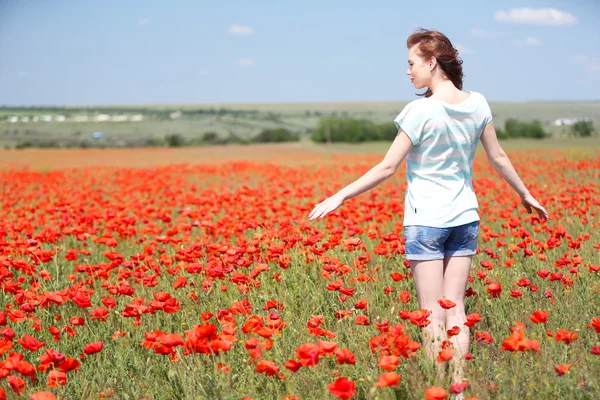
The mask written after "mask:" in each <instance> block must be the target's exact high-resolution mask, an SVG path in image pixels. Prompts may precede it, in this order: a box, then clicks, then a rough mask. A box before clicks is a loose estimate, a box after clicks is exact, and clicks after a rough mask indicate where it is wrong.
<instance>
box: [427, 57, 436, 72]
mask: <svg viewBox="0 0 600 400" xmlns="http://www.w3.org/2000/svg"><path fill="white" fill-rule="evenodd" d="M436 65H437V59H436V58H435V57H431V58H430V59H429V70H430V71H433V69H434V68H435V66H436Z"/></svg>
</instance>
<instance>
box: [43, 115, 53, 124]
mask: <svg viewBox="0 0 600 400" xmlns="http://www.w3.org/2000/svg"><path fill="white" fill-rule="evenodd" d="M42 121H44V122H50V121H52V115H44V116H43V117H42Z"/></svg>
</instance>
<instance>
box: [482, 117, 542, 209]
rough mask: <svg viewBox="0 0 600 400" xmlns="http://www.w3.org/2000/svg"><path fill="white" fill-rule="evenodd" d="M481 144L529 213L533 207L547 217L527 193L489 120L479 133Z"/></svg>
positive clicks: (539, 205)
mask: <svg viewBox="0 0 600 400" xmlns="http://www.w3.org/2000/svg"><path fill="white" fill-rule="evenodd" d="M481 144H483V148H484V149H485V152H486V154H487V158H488V161H489V162H490V164H491V165H492V167H493V168H494V169H495V170H496V172H498V173H499V174H500V176H502V178H504V180H505V181H506V182H508V184H509V185H510V186H511V187H512V188H513V189H514V190H515V191H516V192H517V193H518V194H519V196H521V203H523V206H524V207H525V208H526V209H527V211H528V212H529V213H531V209H532V208H534V209H535V210H536V211H537V213H538V215H539V217H540V218H542V219H548V212H547V211H546V209H545V208H544V207H542V205H541V204H540V203H539V202H538V201H537V200H536V199H535V198H534V197H533V196H532V195H531V194H530V193H529V191H528V190H527V188H526V187H525V185H524V184H523V181H521V178H519V175H518V174H517V171H515V168H514V167H513V165H512V163H511V162H510V160H509V158H508V156H507V155H506V153H505V152H504V150H503V149H502V147H501V146H500V143H499V142H498V138H497V137H496V129H494V123H493V122H490V123H489V124H487V125H486V126H485V128H484V129H483V132H482V133H481Z"/></svg>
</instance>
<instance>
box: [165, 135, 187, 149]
mask: <svg viewBox="0 0 600 400" xmlns="http://www.w3.org/2000/svg"><path fill="white" fill-rule="evenodd" d="M165 141H166V142H167V145H168V146H169V147H182V146H184V145H185V138H184V137H183V136H181V135H180V134H178V133H174V134H172V135H167V136H165Z"/></svg>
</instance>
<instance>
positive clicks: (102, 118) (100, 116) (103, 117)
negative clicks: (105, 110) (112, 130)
mask: <svg viewBox="0 0 600 400" xmlns="http://www.w3.org/2000/svg"><path fill="white" fill-rule="evenodd" d="M96 121H110V114H98V115H96Z"/></svg>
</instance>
